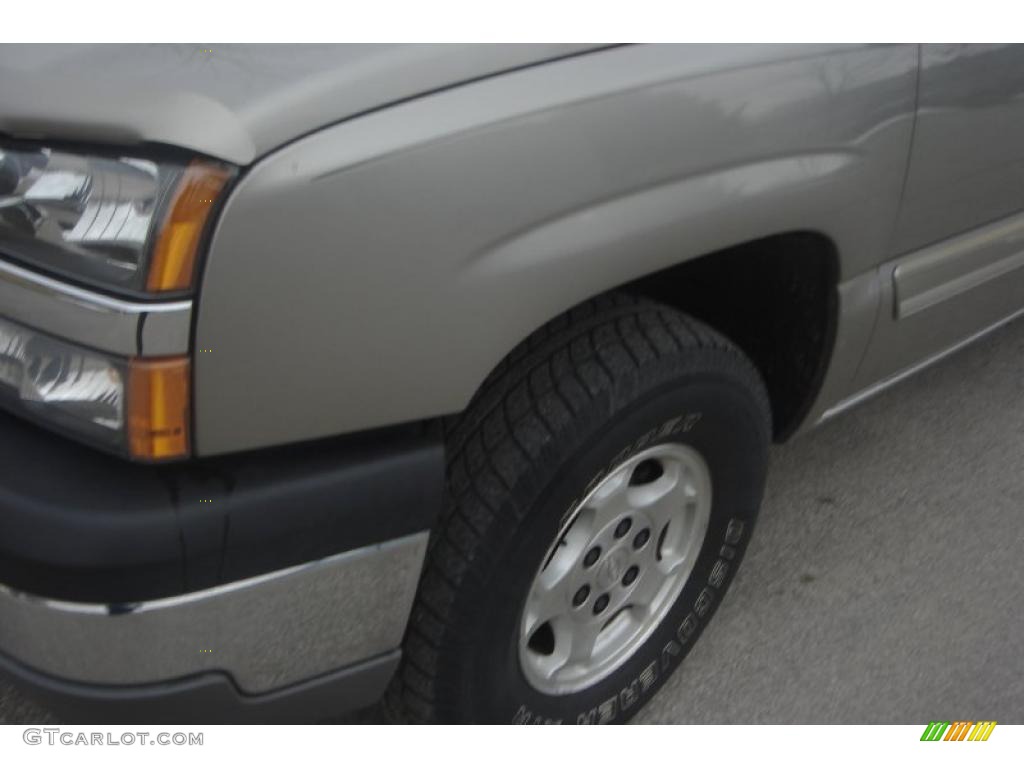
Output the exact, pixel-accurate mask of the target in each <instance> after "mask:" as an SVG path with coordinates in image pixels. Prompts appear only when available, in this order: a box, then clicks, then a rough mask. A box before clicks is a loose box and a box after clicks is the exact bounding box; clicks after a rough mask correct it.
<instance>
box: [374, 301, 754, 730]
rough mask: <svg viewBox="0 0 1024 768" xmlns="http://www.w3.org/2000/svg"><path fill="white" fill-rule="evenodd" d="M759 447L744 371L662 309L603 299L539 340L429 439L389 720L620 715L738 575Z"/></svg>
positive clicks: (644, 696)
mask: <svg viewBox="0 0 1024 768" xmlns="http://www.w3.org/2000/svg"><path fill="white" fill-rule="evenodd" d="M769 435H770V414H769V407H768V401H767V397H766V395H765V392H764V386H763V384H762V382H761V379H760V376H759V375H758V373H757V371H756V369H755V368H754V367H753V366H752V365H751V363H750V362H749V361H748V360H747V359H746V357H745V356H744V355H743V354H742V353H741V352H740V351H739V350H737V349H736V348H735V347H734V346H733V345H732V344H730V343H729V342H728V341H726V340H725V339H724V338H722V337H721V336H720V335H718V334H717V333H715V332H714V331H712V330H711V329H709V328H707V327H706V326H704V325H702V324H700V323H698V322H696V321H694V320H692V319H690V318H688V317H686V316H685V315H682V314H680V313H679V312H676V311H674V310H672V309H670V308H668V307H665V306H663V305H659V304H656V303H653V302H649V301H646V300H643V299H635V298H632V297H626V296H611V297H606V298H603V299H600V300H595V301H593V302H590V303H588V304H586V305H584V306H583V307H581V308H580V309H578V310H574V311H573V312H572V313H570V314H568V315H566V316H563V317H561V318H559V319H557V320H555V321H552V322H551V323H549V324H548V325H547V326H545V327H544V328H543V329H541V330H540V331H538V332H537V333H536V334H534V335H533V336H532V337H531V338H530V339H528V340H527V341H526V342H524V344H523V345H521V346H520V347H519V348H518V349H517V350H516V351H515V352H513V353H512V355H510V356H509V358H508V359H507V360H506V361H505V362H504V363H503V364H502V365H501V366H499V368H498V369H497V370H496V371H495V372H494V374H492V376H491V377H490V378H489V379H488V381H487V382H485V384H484V386H483V387H482V388H481V391H480V393H478V395H477V396H476V397H475V398H474V400H473V402H472V403H471V404H470V406H469V408H468V409H467V410H466V412H465V413H464V414H462V416H460V417H459V418H458V420H457V421H456V422H455V423H454V424H453V425H452V428H451V429H450V431H449V433H448V435H447V448H448V452H449V453H448V455H449V464H448V500H447V503H446V508H445V510H444V511H443V514H442V517H441V520H440V521H439V523H438V526H437V529H436V530H435V532H434V533H433V535H432V537H431V545H430V549H429V552H428V555H427V563H426V566H425V569H424V574H423V578H422V581H421V584H420V589H419V593H418V595H417V599H416V603H415V605H414V608H413V613H412V617H411V619H410V625H409V629H408V632H407V637H406V642H405V648H404V657H403V662H402V667H401V669H400V671H399V674H398V675H397V677H396V679H395V682H394V683H393V685H392V688H391V691H390V692H389V697H388V701H389V704H390V707H391V709H392V711H393V712H396V713H398V714H399V715H400V716H401V717H403V718H406V719H414V720H421V721H442V722H520V723H525V722H530V723H533V722H542V723H543V722H552V723H606V722H621V721H625V720H627V719H628V718H630V717H631V716H632V715H634V714H635V713H636V712H637V711H638V710H639V708H640V707H641V706H643V704H644V703H645V702H646V701H647V700H648V699H649V698H650V697H651V696H653V695H654V693H655V691H656V690H657V689H658V688H659V687H660V686H661V684H662V683H663V682H664V681H665V679H666V678H667V676H668V675H669V674H671V672H672V671H673V670H674V669H675V668H676V667H677V666H678V664H679V663H680V661H681V660H682V658H683V657H684V656H685V655H686V653H688V652H689V649H690V648H691V647H692V646H693V644H694V643H695V642H696V641H697V639H698V638H699V636H700V634H701V632H702V630H703V628H704V627H705V626H706V624H707V622H708V620H709V619H710V618H711V616H712V614H713V613H714V611H715V609H716V608H717V606H718V604H719V602H720V601H721V599H722V595H723V594H724V592H725V590H726V589H727V588H728V585H729V583H730V581H731V579H732V577H733V575H734V574H735V572H736V568H737V566H738V565H739V562H740V560H741V558H742V556H743V552H744V549H745V548H746V544H747V541H748V539H749V536H750V531H751V528H752V526H753V523H754V520H755V517H756V515H757V510H758V507H759V505H760V501H761V495H762V491H763V485H764V475H765V467H766V457H767V447H768V442H769Z"/></svg>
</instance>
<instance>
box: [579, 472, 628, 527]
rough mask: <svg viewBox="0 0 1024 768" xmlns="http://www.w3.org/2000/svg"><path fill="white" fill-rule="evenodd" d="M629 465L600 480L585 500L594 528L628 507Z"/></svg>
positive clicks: (612, 518)
mask: <svg viewBox="0 0 1024 768" xmlns="http://www.w3.org/2000/svg"><path fill="white" fill-rule="evenodd" d="M629 475H630V467H628V466H626V467H622V468H621V469H619V470H618V471H616V472H613V473H612V474H610V475H609V476H608V477H607V478H605V479H604V480H603V481H601V484H600V485H598V486H597V487H596V488H595V489H594V490H593V491H592V492H591V494H590V496H589V498H588V499H587V501H586V505H585V506H586V509H588V510H592V511H593V513H594V520H593V525H594V529H595V530H599V529H600V528H601V527H603V526H604V525H606V524H607V523H609V522H610V521H611V520H614V519H615V518H616V517H617V516H619V515H620V514H622V513H623V512H625V511H626V510H627V509H628V508H629V506H628V505H629V497H628V491H629Z"/></svg>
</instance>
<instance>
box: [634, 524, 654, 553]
mask: <svg viewBox="0 0 1024 768" xmlns="http://www.w3.org/2000/svg"><path fill="white" fill-rule="evenodd" d="M650 538H651V529H650V528H644V529H643V530H642V531H640V533H638V534H637V535H636V536H634V537H633V549H640V548H641V547H643V545H644V544H646V543H647V540H648V539H650Z"/></svg>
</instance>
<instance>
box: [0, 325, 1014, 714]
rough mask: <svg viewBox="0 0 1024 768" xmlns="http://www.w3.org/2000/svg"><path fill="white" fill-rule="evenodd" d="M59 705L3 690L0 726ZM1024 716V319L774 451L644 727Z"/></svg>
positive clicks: (0, 695)
mask: <svg viewBox="0 0 1024 768" xmlns="http://www.w3.org/2000/svg"><path fill="white" fill-rule="evenodd" d="M48 718H49V714H48V713H47V712H46V711H45V710H43V709H40V708H38V707H36V706H35V705H33V704H32V703H30V702H29V701H28V700H26V699H25V698H24V697H23V696H22V695H21V694H19V693H18V692H16V691H14V690H12V689H11V688H10V687H8V686H7V685H5V684H3V683H0V723H24V722H38V721H41V720H44V719H48ZM940 719H941V720H981V719H987V720H997V721H999V722H1001V723H1008V722H1014V723H1021V722H1024V323H1020V322H1019V323H1016V324H1014V325H1011V326H1009V327H1007V328H1004V329H1002V330H1001V331H998V332H997V333H995V334H993V335H992V336H990V337H988V338H987V339H985V340H984V341H982V342H980V343H979V344H977V345H975V346H974V347H972V348H970V349H967V350H965V351H963V352H960V353H958V354H957V355H955V356H953V357H951V358H949V359H947V360H945V361H943V362H941V363H939V364H938V365H936V366H934V367H932V368H931V369H929V370H927V371H925V372H923V373H922V374H920V375H918V376H917V377H915V378H914V379H912V380H910V381H908V382H904V383H902V384H900V385H899V386H897V387H896V388H894V389H892V390H890V391H888V392H887V393H885V394H883V395H881V396H879V397H878V398H876V399H874V400H872V401H870V402H868V403H866V404H864V405H862V406H861V407H860V408H858V409H856V410H854V411H852V412H849V413H847V414H845V415H843V416H840V417H839V418H837V419H836V420H834V421H833V422H831V423H829V424H827V425H825V426H823V427H822V428H820V429H818V430H817V431H815V432H812V433H810V434H807V435H805V436H803V437H800V438H798V439H797V440H795V441H793V442H792V443H790V444H789V445H786V446H782V447H779V448H776V449H775V450H774V452H773V455H772V470H771V474H770V480H769V486H768V491H767V496H766V499H765V504H764V507H763V510H762V512H761V518H760V522H759V523H758V528H757V530H756V532H755V535H754V539H753V542H752V544H751V547H750V549H749V551H748V554H747V558H746V561H745V562H744V564H743V567H742V568H741V569H740V571H739V574H738V576H737V578H736V581H735V582H734V584H733V586H732V589H731V590H730V592H729V594H728V596H727V597H726V599H725V602H724V604H723V605H722V607H721V609H720V610H719V611H718V614H717V616H716V617H715V619H714V621H713V622H712V623H711V625H710V626H709V627H708V629H707V631H706V632H705V633H704V636H703V638H702V639H701V641H700V642H699V643H698V644H697V646H696V648H695V649H694V651H693V652H692V653H691V654H690V656H689V657H688V658H687V660H686V661H685V662H684V664H683V666H682V668H681V669H680V670H679V671H678V672H677V673H676V674H675V675H674V676H673V678H672V679H671V680H669V681H668V683H667V684H666V685H665V687H664V688H663V689H662V691H661V692H660V693H659V694H658V696H657V697H656V698H655V699H654V701H653V702H651V704H650V705H649V706H648V707H647V709H646V710H645V711H644V712H643V713H642V714H641V715H640V716H639V717H638V718H637V720H638V722H642V723H921V724H926V723H927V722H928V721H930V720H940Z"/></svg>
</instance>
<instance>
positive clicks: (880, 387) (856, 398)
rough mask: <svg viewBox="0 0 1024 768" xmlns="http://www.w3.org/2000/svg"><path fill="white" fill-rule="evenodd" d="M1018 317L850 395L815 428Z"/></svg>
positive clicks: (1015, 315)
mask: <svg viewBox="0 0 1024 768" xmlns="http://www.w3.org/2000/svg"><path fill="white" fill-rule="evenodd" d="M1020 317H1024V309H1020V310H1018V311H1016V312H1014V313H1013V314H1012V315H1009V316H1007V317H1004V318H1003V319H1002V320H999V321H997V322H995V323H992V325H990V326H988V327H986V328H982V329H981V330H980V331H978V332H977V333H974V334H971V335H970V336H968V337H967V338H966V339H963V340H961V341H958V342H957V343H956V344H954V345H953V346H951V347H947V348H946V349H943V350H942V351H940V352H936V353H935V354H934V355H931V356H930V357H926V358H925V359H924V360H922V361H921V362H919V363H915V364H914V365H912V366H910V367H909V368H904V369H903V370H902V371H899V372H897V373H894V374H893V375H892V376H888V377H886V378H884V379H882V380H881V381H878V382H875V383H874V384H872V385H871V386H869V387H865V388H864V389H862V390H860V391H859V392H857V393H855V394H853V395H851V396H850V397H847V398H845V399H843V400H840V401H839V402H838V403H836V404H835V405H833V406H832V407H831V408H829V409H828V410H827V411H825V412H824V413H823V414H821V417H820V418H819V419H818V420H817V421H816V422H815V426H817V425H819V424H823V423H824V422H826V421H828V420H829V419H831V418H833V417H835V416H838V415H839V414H841V413H843V412H844V411H848V410H850V409H851V408H853V407H854V406H857V405H860V404H861V403H862V402H864V401H865V400H869V399H871V398H872V397H874V396H875V395H877V394H879V393H881V392H884V391H885V390H887V389H888V388H889V387H891V386H893V385H894V384H899V383H900V382H901V381H903V380H904V379H909V378H910V377H911V376H913V375H914V374H915V373H918V372H920V371H923V370H924V369H925V368H928V367H929V366H931V365H934V364H935V363H937V362H939V361H940V360H942V359H944V358H946V357H949V356H950V355H952V354H955V353H956V352H959V351H960V350H961V349H963V348H964V347H968V346H970V345H971V344H973V343H974V342H976V341H979V340H980V339H982V338H984V337H985V336H988V335H989V334H990V333H992V332H994V331H998V330H999V329H1000V328H1002V327H1003V326H1004V325H1007V324H1009V323H1012V322H1013V321H1014V320H1016V319H1018V318H1020Z"/></svg>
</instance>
